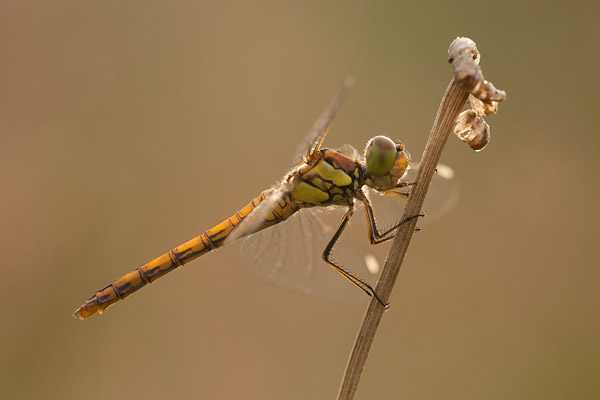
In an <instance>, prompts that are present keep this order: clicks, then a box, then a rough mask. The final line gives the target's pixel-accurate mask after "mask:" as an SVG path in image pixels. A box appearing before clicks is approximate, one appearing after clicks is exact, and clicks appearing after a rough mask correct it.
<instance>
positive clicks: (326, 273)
mask: <svg viewBox="0 0 600 400" xmlns="http://www.w3.org/2000/svg"><path fill="white" fill-rule="evenodd" d="M346 210H347V209H346V208H344V207H336V208H327V209H321V208H310V209H302V210H300V211H298V212H296V213H295V214H294V215H292V216H291V217H290V218H289V219H288V220H286V221H284V222H282V223H280V224H277V225H275V226H273V227H270V228H267V229H265V230H262V231H260V232H257V233H255V234H253V235H251V236H249V237H248V238H246V240H245V241H244V243H243V244H242V248H241V254H242V259H243V260H244V262H245V263H246V264H247V265H248V266H250V268H251V269H252V270H253V271H254V272H255V273H256V274H257V275H258V276H260V277H261V278H263V279H264V280H266V281H267V282H269V283H271V284H273V285H275V286H278V287H281V288H284V289H290V290H295V291H299V292H301V293H304V294H309V295H316V296H320V297H326V298H330V299H348V298H352V297H355V298H360V296H364V293H363V292H362V291H360V290H359V289H358V288H357V287H355V286H354V285H353V284H352V283H350V282H349V281H348V280H347V279H345V278H344V277H342V276H341V275H340V274H339V273H337V272H336V271H335V270H334V269H333V268H332V267H330V266H329V265H327V264H326V263H325V261H323V259H322V258H321V254H322V253H323V250H324V249H325V246H326V245H327V243H328V242H329V240H330V239H331V237H332V236H333V233H334V232H335V230H336V229H337V226H338V223H339V222H340V220H341V218H342V215H343V214H344V212H345V211H346ZM361 214H362V210H356V211H355V216H354V218H352V221H353V222H357V220H359V221H362V220H364V217H363V216H362V215H361ZM357 225H361V224H357ZM362 225H363V226H361V227H360V228H361V229H360V231H361V232H360V233H361V235H360V236H361V237H362V244H361V245H360V246H358V247H357V246H356V240H355V238H351V236H353V233H352V232H351V230H350V229H349V228H347V231H348V232H344V235H342V237H341V239H340V240H339V241H338V243H337V244H336V246H335V247H334V250H333V253H332V254H333V258H334V259H335V260H336V262H339V263H340V264H341V265H342V266H343V267H344V268H346V269H348V270H350V271H351V272H352V273H354V274H356V275H358V276H360V277H361V278H363V279H365V280H367V281H368V282H371V283H373V284H374V283H375V282H376V279H377V273H378V272H379V271H373V272H369V270H368V265H370V264H368V261H369V259H367V260H365V256H366V255H367V254H368V251H367V250H368V247H369V244H368V239H367V236H366V234H365V231H364V224H362ZM346 233H348V234H346Z"/></svg>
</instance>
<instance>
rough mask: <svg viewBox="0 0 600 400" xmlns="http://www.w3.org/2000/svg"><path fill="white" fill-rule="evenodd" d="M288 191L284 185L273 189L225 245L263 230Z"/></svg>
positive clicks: (234, 231)
mask: <svg viewBox="0 0 600 400" xmlns="http://www.w3.org/2000/svg"><path fill="white" fill-rule="evenodd" d="M286 189H287V188H286V186H285V185H283V184H282V185H280V186H279V187H278V188H276V189H272V191H271V193H269V194H268V196H267V197H266V198H265V199H264V200H263V201H261V202H260V203H259V204H258V206H256V207H255V208H254V209H253V210H252V211H250V213H248V215H247V216H246V217H245V218H244V219H243V220H242V222H240V223H239V224H238V226H236V227H235V228H234V229H233V230H232V231H231V233H230V234H229V236H227V238H226V239H225V244H230V243H233V242H235V241H236V240H238V239H240V238H243V237H245V236H248V235H249V234H252V233H254V232H256V231H259V230H261V229H262V228H263V226H264V224H265V221H266V220H269V219H272V210H273V209H274V208H275V207H276V206H277V204H278V203H280V202H281V201H283V200H284V197H285V195H286V193H287V192H286Z"/></svg>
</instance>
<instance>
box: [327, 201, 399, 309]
mask: <svg viewBox="0 0 600 400" xmlns="http://www.w3.org/2000/svg"><path fill="white" fill-rule="evenodd" d="M353 213H354V206H350V207H349V208H348V211H347V212H346V214H344V216H343V217H342V221H341V222H340V224H339V226H338V228H337V230H336V231H335V233H334V234H333V237H332V238H331V240H329V243H327V246H326V247H325V250H323V255H322V256H321V257H322V258H323V260H324V261H325V262H326V263H327V264H329V265H330V266H332V267H333V268H334V269H335V270H336V271H337V272H339V273H340V274H341V275H342V276H343V277H344V278H346V279H348V280H349V281H350V282H352V283H353V284H354V285H355V286H356V287H358V288H359V289H360V290H362V291H363V292H365V293H366V294H368V295H369V296H374V297H375V298H376V299H377V301H378V302H379V303H380V304H381V305H382V306H384V307H386V308H387V307H388V304H387V303H385V302H383V300H381V298H380V297H379V296H377V293H375V290H374V289H373V287H372V286H371V285H369V284H368V283H367V282H365V281H364V280H362V279H361V278H359V277H358V276H356V275H354V274H352V273H351V272H350V271H347V270H345V269H344V268H342V267H340V266H339V265H337V264H336V263H334V262H333V261H332V260H331V259H330V255H331V251H332V250H333V246H334V245H335V243H336V242H337V241H338V239H339V238H340V236H341V235H342V232H344V229H345V228H346V225H348V221H350V217H352V214H353Z"/></svg>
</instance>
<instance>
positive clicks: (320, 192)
mask: <svg viewBox="0 0 600 400" xmlns="http://www.w3.org/2000/svg"><path fill="white" fill-rule="evenodd" d="M290 178H291V180H292V182H293V185H292V186H293V188H292V190H291V199H292V201H293V202H294V203H295V204H297V205H298V206H299V207H314V206H328V205H352V204H353V203H354V197H355V193H356V192H357V191H358V190H360V188H361V187H362V186H363V185H364V173H363V167H362V166H361V164H360V163H359V162H358V160H355V159H353V158H351V157H348V156H346V155H344V154H342V153H340V152H338V151H335V150H330V149H321V150H319V151H318V152H315V153H314V154H313V156H312V158H311V159H310V160H309V161H308V162H306V163H304V164H302V165H301V166H300V167H298V169H297V170H295V171H294V172H292V174H291V176H290Z"/></svg>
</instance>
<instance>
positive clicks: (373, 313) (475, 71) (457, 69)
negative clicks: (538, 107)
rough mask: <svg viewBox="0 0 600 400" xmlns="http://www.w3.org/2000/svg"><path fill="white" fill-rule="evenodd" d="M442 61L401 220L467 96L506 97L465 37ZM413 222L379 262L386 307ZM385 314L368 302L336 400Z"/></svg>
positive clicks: (416, 210)
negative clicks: (442, 85)
mask: <svg viewBox="0 0 600 400" xmlns="http://www.w3.org/2000/svg"><path fill="white" fill-rule="evenodd" d="M448 55H449V59H448V61H449V62H450V63H451V64H452V67H453V68H454V79H452V81H450V85H448V88H447V89H446V92H445V93H444V97H443V98H442V102H441V104H440V108H439V109H438V113H437V116H436V118H435V121H434V123H433V127H432V128H431V132H430V134H429V139H428V140H427V145H426V146H425V151H424V152H423V157H422V158H421V165H420V167H419V172H418V173H417V178H416V182H417V184H416V186H414V187H413V188H412V189H411V191H410V197H409V198H408V201H407V203H406V206H405V207H404V212H403V214H402V219H403V220H406V219H407V218H410V217H413V216H415V215H418V214H420V213H421V208H422V206H423V202H424V201H425V196H426V195H427V190H428V189H429V184H430V183H431V179H432V178H433V174H434V173H435V169H436V167H437V164H438V161H439V160H440V157H441V155H442V150H443V148H444V145H445V144H446V141H447V140H448V136H450V132H451V130H452V128H453V127H454V123H455V121H456V117H457V116H458V115H459V113H460V112H461V110H462V108H463V107H464V105H465V103H466V101H467V98H468V96H469V92H470V93H471V94H473V95H474V96H476V97H477V98H479V99H481V100H484V101H502V100H504V99H505V97H506V93H504V92H503V91H502V90H498V89H496V88H495V87H494V85H493V84H492V83H491V82H488V81H486V80H484V78H483V74H482V73H481V70H480V69H479V66H478V65H477V64H478V62H479V52H478V51H477V47H476V46H475V42H473V41H472V40H471V39H469V38H460V37H459V38H456V39H455V40H454V41H453V42H452V44H451V45H450V49H449V50H448ZM416 225H417V219H416V218H412V219H410V220H408V222H406V223H405V224H403V225H402V226H400V228H399V229H398V231H397V233H396V237H395V239H394V242H393V244H392V247H391V249H390V251H389V253H388V257H387V259H386V261H385V265H384V267H383V271H382V273H381V277H380V278H379V282H378V283H377V287H376V288H375V291H376V292H377V294H378V295H379V297H380V298H381V299H382V300H383V301H384V302H388V301H389V298H390V295H391V293H392V288H393V286H394V283H395V282H396V278H397V276H398V272H399V271H400V266H401V265H402V261H403V260H404V256H405V255H406V251H407V250H408V245H409V244H410V240H411V238H412V235H413V233H414V231H415V227H416ZM384 311H385V309H384V308H383V307H382V306H381V304H380V303H379V302H378V301H377V300H376V299H375V298H373V299H371V302H370V303H369V307H368V308H367V312H366V313H365V316H364V318H363V322H362V325H361V327H360V330H359V332H358V336H357V337H356V341H355V343H354V347H353V348H352V353H351V354H350V359H349V360H348V364H347V365H346V371H345V372H344V377H343V379H342V383H341V385H340V390H339V392H338V399H340V400H341V399H343V400H347V399H353V398H354V395H355V393H356V389H357V387H358V381H359V379H360V376H361V373H362V371H363V368H364V366H365V363H366V361H367V356H368V354H369V350H370V349H371V344H372V343H373V338H374V336H375V332H376V330H377V327H378V326H379V321H381V317H382V316H383V312H384Z"/></svg>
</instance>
